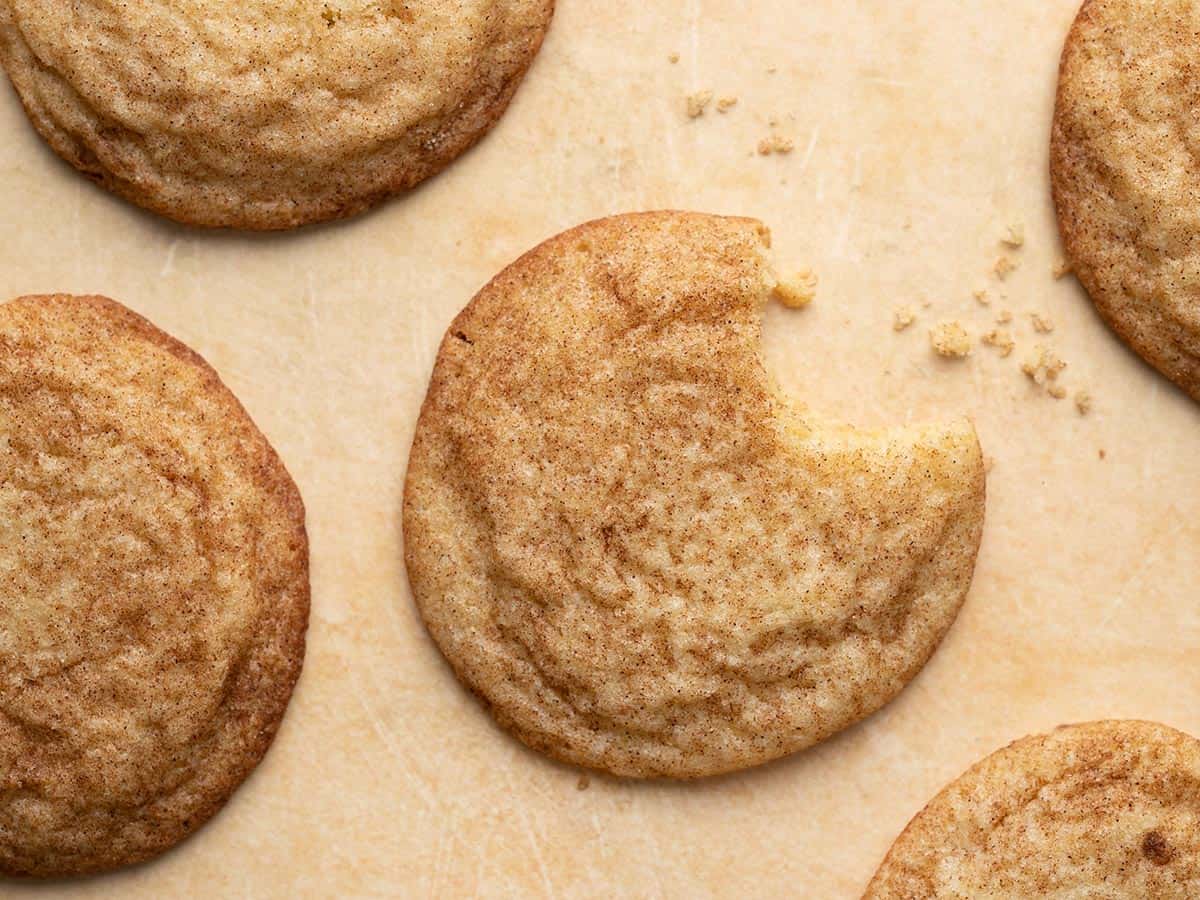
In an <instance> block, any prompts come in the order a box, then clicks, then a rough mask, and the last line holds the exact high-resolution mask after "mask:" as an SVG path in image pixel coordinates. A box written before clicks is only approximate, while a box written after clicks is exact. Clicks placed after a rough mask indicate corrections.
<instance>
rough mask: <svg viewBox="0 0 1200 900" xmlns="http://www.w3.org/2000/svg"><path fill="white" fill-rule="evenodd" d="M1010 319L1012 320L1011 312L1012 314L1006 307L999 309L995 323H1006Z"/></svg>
mask: <svg viewBox="0 0 1200 900" xmlns="http://www.w3.org/2000/svg"><path fill="white" fill-rule="evenodd" d="M1012 320H1013V314H1012V312H1010V311H1009V310H1007V309H1002V310H1000V312H999V313H998V314H997V315H996V324H997V325H1007V324H1008V323H1009V322H1011V321H1012Z"/></svg>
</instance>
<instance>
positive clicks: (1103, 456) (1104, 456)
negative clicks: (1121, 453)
mask: <svg viewBox="0 0 1200 900" xmlns="http://www.w3.org/2000/svg"><path fill="white" fill-rule="evenodd" d="M1099 452H1100V458H1101V459H1108V451H1107V450H1101V451H1099Z"/></svg>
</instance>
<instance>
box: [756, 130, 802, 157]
mask: <svg viewBox="0 0 1200 900" xmlns="http://www.w3.org/2000/svg"><path fill="white" fill-rule="evenodd" d="M795 149H796V142H795V141H793V140H792V139H791V138H788V137H784V136H783V135H780V134H773V135H771V136H770V137H765V138H763V139H762V140H761V141H759V142H758V155H759V156H770V155H771V154H772V153H791V152H792V151H793V150H795Z"/></svg>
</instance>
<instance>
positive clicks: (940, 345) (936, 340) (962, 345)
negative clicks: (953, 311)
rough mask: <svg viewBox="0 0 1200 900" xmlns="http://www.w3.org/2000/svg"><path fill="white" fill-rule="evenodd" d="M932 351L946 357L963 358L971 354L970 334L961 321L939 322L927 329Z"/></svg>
mask: <svg viewBox="0 0 1200 900" xmlns="http://www.w3.org/2000/svg"><path fill="white" fill-rule="evenodd" d="M929 343H930V345H931V346H932V347H933V352H934V353H936V354H937V355H938V356H943V357H945V358H946V359H964V358H966V357H967V356H970V355H971V335H969V334H968V333H967V329H965V328H963V326H962V323H961V322H954V321H951V322H939V323H938V324H937V325H935V326H933V328H931V329H929Z"/></svg>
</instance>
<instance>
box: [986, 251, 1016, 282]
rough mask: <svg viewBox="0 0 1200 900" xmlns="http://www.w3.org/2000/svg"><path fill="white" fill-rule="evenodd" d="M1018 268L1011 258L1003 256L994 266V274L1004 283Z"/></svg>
mask: <svg viewBox="0 0 1200 900" xmlns="http://www.w3.org/2000/svg"><path fill="white" fill-rule="evenodd" d="M1016 267H1017V264H1016V263H1015V262H1013V261H1012V257H1011V256H1001V257H999V258H997V259H996V261H995V262H994V263H993V264H992V274H994V275H995V276H996V277H997V278H999V279H1000V280H1001V281H1003V280H1004V279H1005V278H1007V277H1008V276H1009V273H1010V272H1012V270H1013V269H1015V268H1016Z"/></svg>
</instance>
